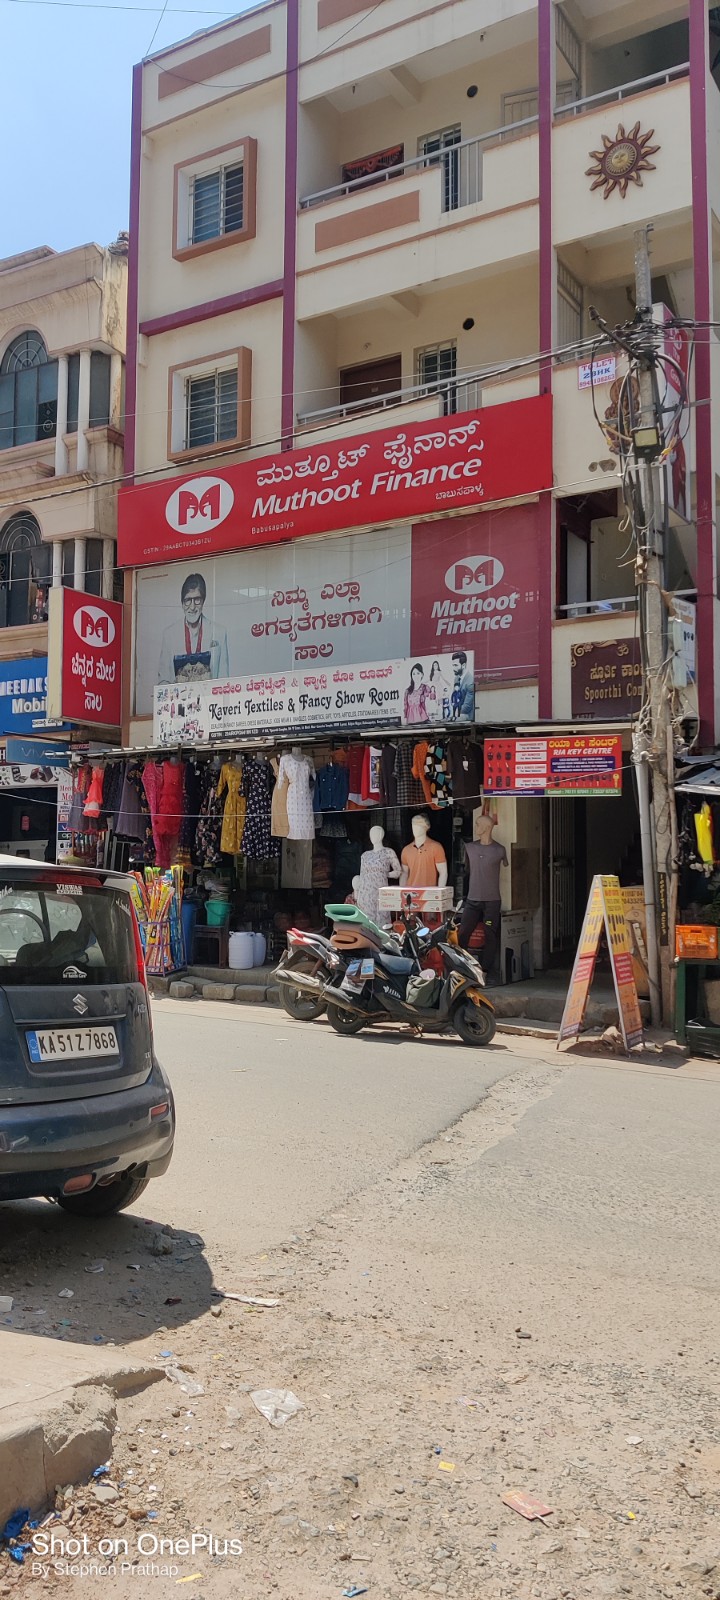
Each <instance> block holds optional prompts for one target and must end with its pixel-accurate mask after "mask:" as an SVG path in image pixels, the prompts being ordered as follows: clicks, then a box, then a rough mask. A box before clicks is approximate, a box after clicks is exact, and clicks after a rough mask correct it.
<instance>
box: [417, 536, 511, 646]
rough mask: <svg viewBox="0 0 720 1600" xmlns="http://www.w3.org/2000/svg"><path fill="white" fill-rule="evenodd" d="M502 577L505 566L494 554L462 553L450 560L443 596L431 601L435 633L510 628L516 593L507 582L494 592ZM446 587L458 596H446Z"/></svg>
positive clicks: (482, 631) (483, 631) (501, 582)
mask: <svg viewBox="0 0 720 1600" xmlns="http://www.w3.org/2000/svg"><path fill="white" fill-rule="evenodd" d="M504 579H505V568H504V566H503V564H502V561H498V560H497V557H496V556H464V557H463V559H462V560H461V561H453V564H452V566H451V567H448V569H447V572H446V573H445V579H444V583H445V591H446V592H445V597H444V599H442V600H434V601H433V607H432V619H433V621H434V623H435V637H436V638H443V637H445V638H447V637H449V636H452V635H453V634H455V635H457V634H466V633H496V632H497V631H498V630H499V629H503V631H505V630H506V629H507V628H510V627H511V626H512V619H513V613H514V611H515V607H516V606H517V603H518V600H519V599H520V593H519V591H518V590H517V589H514V588H512V587H510V586H509V585H507V584H505V586H504V587H503V588H501V589H500V592H499V593H498V592H497V591H498V586H499V585H501V584H503V580H504ZM448 590H449V591H450V594H452V595H457V596H458V598H457V599H456V600H449V599H448V598H447V591H448Z"/></svg>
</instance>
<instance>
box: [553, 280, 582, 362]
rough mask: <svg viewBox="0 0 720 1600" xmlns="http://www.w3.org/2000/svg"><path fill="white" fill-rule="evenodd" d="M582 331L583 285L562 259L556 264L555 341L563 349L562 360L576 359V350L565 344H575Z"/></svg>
mask: <svg viewBox="0 0 720 1600" xmlns="http://www.w3.org/2000/svg"><path fill="white" fill-rule="evenodd" d="M582 331H583V286H582V284H581V283H579V282H578V279H577V278H576V277H574V275H573V273H572V272H569V271H568V269H567V267H566V266H564V265H563V263H562V261H558V264H557V342H558V349H559V350H563V351H565V354H564V355H562V356H561V357H560V360H562V361H576V360H577V356H578V352H577V351H576V350H574V349H572V348H570V349H568V348H567V346H571V347H572V346H573V345H575V346H577V345H579V343H580V340H581V339H582Z"/></svg>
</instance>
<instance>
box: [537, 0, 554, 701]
mask: <svg viewBox="0 0 720 1600" xmlns="http://www.w3.org/2000/svg"><path fill="white" fill-rule="evenodd" d="M537 19H538V162H539V172H538V180H539V186H538V207H539V261H538V277H539V304H538V332H539V338H540V346H539V348H540V350H541V351H547V352H549V351H550V350H551V349H552V342H553V323H554V316H553V312H554V306H553V299H554V295H555V270H554V262H553V236H552V138H553V93H552V86H553V73H552V53H553V50H554V49H555V7H554V5H553V3H552V0H538V10H537ZM539 375H540V393H541V394H552V360H551V359H550V356H549V354H548V355H547V356H546V359H545V360H544V361H542V362H541V364H540V374H539ZM556 525H557V517H556V508H555V501H554V499H553V496H552V494H548V495H545V497H544V500H543V502H542V505H541V509H540V512H539V515H538V533H539V544H540V548H539V556H540V560H539V571H540V660H539V669H540V670H539V674H538V716H539V717H540V718H541V720H542V721H547V720H549V719H550V718H551V717H552V714H553V692H552V639H553V613H554V604H553V602H554V593H553V589H554V585H553V571H554V567H555V551H556V543H557V539H556Z"/></svg>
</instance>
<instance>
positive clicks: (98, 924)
mask: <svg viewBox="0 0 720 1600" xmlns="http://www.w3.org/2000/svg"><path fill="white" fill-rule="evenodd" d="M2 896H3V900H2V907H3V915H2V918H0V963H1V964H2V970H3V984H4V985H5V986H7V985H12V986H13V987H15V986H17V985H19V984H37V983H38V978H39V976H41V977H42V980H43V981H44V982H45V983H52V982H53V981H57V980H56V977H55V974H56V972H59V971H60V970H61V969H62V968H63V967H65V966H67V965H68V964H72V965H77V963H78V962H80V963H81V964H82V968H83V972H84V973H85V976H84V978H83V985H84V986H85V987H87V986H88V985H93V986H100V987H102V986H105V985H107V984H111V983H132V982H133V981H134V980H135V979H136V977H137V959H136V956H135V948H134V942H133V934H132V921H131V919H130V917H129V916H128V911H129V907H130V901H129V898H128V897H127V896H126V895H125V894H122V893H120V892H119V891H117V890H110V889H102V890H98V889H86V888H85V887H83V889H82V897H78V898H73V899H72V900H69V899H67V898H66V897H65V896H64V895H63V892H62V889H61V888H59V889H55V888H52V887H50V886H48V887H43V888H40V887H34V886H32V887H25V886H24V885H22V884H19V883H13V882H9V881H8V882H6V883H4V884H3V886H2ZM40 969H41V971H40ZM71 992H72V991H71Z"/></svg>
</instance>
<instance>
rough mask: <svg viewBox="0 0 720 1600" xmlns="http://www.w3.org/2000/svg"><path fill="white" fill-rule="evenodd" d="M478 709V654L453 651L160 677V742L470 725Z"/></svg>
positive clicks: (156, 736) (156, 733)
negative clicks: (226, 674) (164, 680)
mask: <svg viewBox="0 0 720 1600" xmlns="http://www.w3.org/2000/svg"><path fill="white" fill-rule="evenodd" d="M474 716H475V689H474V680H473V659H472V655H467V654H466V652H465V651H461V652H459V653H458V654H457V655H456V656H455V657H454V658H453V657H452V656H450V655H444V656H439V657H438V656H426V657H416V658H413V657H409V658H408V659H407V660H402V661H372V662H365V663H364V664H362V665H359V666H355V667H336V668H335V669H334V670H333V669H331V668H328V669H326V670H323V669H322V668H313V669H312V670H311V671H308V672H287V673H277V674H273V673H268V674H259V675H258V674H255V675H253V676H249V677H246V678H238V679H232V678H228V679H217V680H215V681H208V680H200V681H197V682H194V683H193V682H189V683H179V684H171V685H170V684H168V685H161V686H159V687H158V688H157V689H156V690H155V706H154V715H153V742H154V743H155V744H157V745H165V746H170V745H182V744H185V745H193V744H206V743H212V742H214V741H216V742H217V743H228V742H229V741H232V740H233V739H247V738H251V737H252V736H253V735H257V736H258V737H261V738H262V737H266V736H267V735H273V734H293V733H298V734H299V733H338V734H340V735H342V734H345V733H349V732H351V731H352V730H353V729H362V728H401V727H405V728H409V729H415V730H417V731H418V732H419V733H422V730H423V729H424V728H428V727H431V726H435V725H438V724H440V723H444V724H449V725H451V726H452V725H465V726H467V724H468V723H471V722H472V721H473V720H474Z"/></svg>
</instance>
